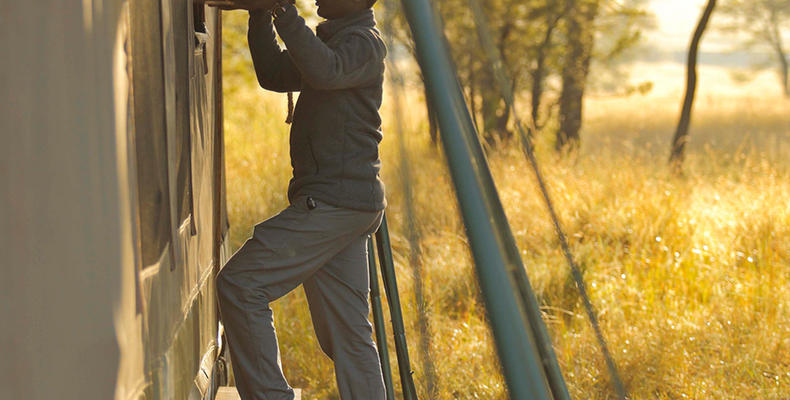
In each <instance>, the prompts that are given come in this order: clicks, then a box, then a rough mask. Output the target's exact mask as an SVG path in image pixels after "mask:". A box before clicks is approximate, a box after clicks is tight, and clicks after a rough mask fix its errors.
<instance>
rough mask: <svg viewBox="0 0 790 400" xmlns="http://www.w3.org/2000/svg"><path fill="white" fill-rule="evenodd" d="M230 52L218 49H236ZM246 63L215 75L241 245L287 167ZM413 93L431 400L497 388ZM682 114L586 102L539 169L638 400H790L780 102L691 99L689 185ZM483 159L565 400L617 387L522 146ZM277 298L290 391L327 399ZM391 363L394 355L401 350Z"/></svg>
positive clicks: (301, 325) (288, 307)
mask: <svg viewBox="0 0 790 400" xmlns="http://www.w3.org/2000/svg"><path fill="white" fill-rule="evenodd" d="M234 18H236V16H231V18H229V19H228V20H226V24H227V25H226V26H228V27H226V32H227V31H228V29H234V26H235V27H238V26H240V25H241V24H243V21H242V19H241V18H240V17H239V19H238V20H236V19H234ZM234 23H235V25H234ZM230 33H231V35H229V36H232V32H230ZM243 45H244V43H243V42H242V43H241V46H243ZM236 46H238V44H236ZM235 51H236V52H235V53H234V48H231V49H229V51H228V54H241V55H243V52H239V51H238V47H236V48H235ZM245 65H246V64H244V63H243V62H241V63H238V64H233V63H229V66H228V67H226V71H225V72H226V98H225V100H226V108H225V109H226V116H225V118H226V119H225V123H226V140H227V142H226V145H227V150H226V152H227V165H226V168H227V173H228V204H229V212H230V218H231V223H232V241H233V244H234V246H238V245H239V244H240V243H241V242H242V241H243V240H244V239H245V238H246V237H247V235H249V233H250V231H251V227H252V225H253V224H255V223H257V222H259V221H261V220H263V219H265V218H267V217H269V216H271V215H273V214H275V213H276V212H277V211H278V210H279V209H280V208H282V207H284V206H285V205H286V199H285V191H286V187H287V183H288V179H289V178H290V172H291V170H290V165H289V158H288V138H287V126H286V125H285V124H284V123H283V122H282V121H283V119H284V118H285V104H286V100H285V96H284V95H269V94H264V93H263V91H262V90H260V89H258V88H257V86H256V85H254V78H253V75H252V72H251V70H250V69H249V66H245ZM417 92H418V91H410V93H411V95H412V96H413V98H411V99H409V101H408V103H407V104H412V105H414V106H413V108H412V109H410V115H408V116H401V118H402V120H403V121H404V122H405V125H406V133H405V135H406V138H407V148H408V149H409V154H410V157H411V159H412V164H413V168H412V171H415V173H416V176H414V177H412V180H411V182H410V184H411V185H412V186H413V189H414V192H415V193H416V196H417V198H415V199H413V202H414V204H415V208H416V210H417V213H418V220H419V221H418V222H419V223H418V228H419V229H420V231H421V233H422V240H423V242H422V248H423V263H424V270H425V277H424V280H425V285H426V296H427V298H426V300H427V302H428V312H429V318H430V321H431V326H432V329H433V332H432V338H431V342H432V356H433V359H434V361H435V363H436V369H437V374H438V378H439V382H438V385H439V392H440V396H439V399H477V398H479V399H504V398H506V394H505V389H504V382H503V380H502V378H501V376H500V373H499V371H498V366H497V361H496V355H495V353H494V352H493V347H492V341H491V337H490V334H489V330H488V327H487V325H486V321H485V316H484V310H483V307H482V302H481V301H480V299H479V294H478V289H477V284H476V280H475V276H474V269H473V268H472V265H471V260H470V257H469V250H468V246H467V243H466V239H465V236H464V232H463V228H462V225H461V223H460V220H459V217H458V214H457V209H456V201H455V198H454V194H453V190H452V185H451V182H450V180H449V176H448V173H447V167H446V166H445V164H444V163H443V159H442V156H441V154H440V152H439V151H438V150H437V149H436V148H434V147H433V146H432V145H431V144H430V143H429V140H428V138H427V134H426V129H425V128H426V127H425V121H424V118H423V114H422V106H421V105H420V104H421V103H420V101H421V100H420V99H419V96H418V95H416V94H415V93H417ZM676 110H677V107H676V105H675V100H674V99H672V100H669V99H665V100H662V99H651V98H643V99H634V98H631V99H626V100H623V99H598V100H592V101H590V102H588V104H587V111H588V113H587V120H586V124H585V127H586V128H585V131H584V132H583V140H584V147H583V149H582V151H581V154H580V155H579V157H577V158H576V159H574V160H561V159H557V158H555V157H554V155H553V154H552V152H551V151H550V150H549V148H550V146H549V144H548V139H547V138H546V135H543V136H541V142H540V143H539V146H538V150H539V155H540V158H541V161H542V164H543V168H544V170H545V171H544V172H545V174H546V176H547V180H548V182H549V183H550V189H551V191H552V194H553V197H554V199H555V200H556V203H557V207H558V208H559V209H560V215H561V219H562V221H563V223H564V224H565V227H566V229H567V232H568V234H569V236H570V238H571V240H572V243H571V245H572V249H573V252H574V254H575V256H576V257H577V259H578V261H579V263H580V265H581V266H582V268H583V269H584V275H585V279H586V281H587V284H588V286H589V289H590V293H591V295H592V300H593V302H594V304H595V305H596V307H597V308H598V312H599V317H600V321H601V324H602V328H603V331H604V334H605V336H606V338H607V339H608V342H609V345H610V348H611V350H612V351H613V353H614V355H615V358H616V362H617V363H618V365H619V367H620V370H621V373H622V374H623V377H624V380H625V382H626V384H627V386H628V389H629V391H630V392H631V393H632V396H633V398H635V399H680V398H707V399H724V398H727V399H757V398H760V399H788V398H790V207H789V206H788V199H790V162H788V160H787V156H786V154H788V150H790V122H789V121H790V120H789V119H788V115H790V113H788V110H790V104H789V103H788V102H786V101H783V100H781V99H767V100H766V99H758V98H753V99H749V98H737V99H728V100H712V99H708V98H701V101H700V102H699V103H698V110H697V114H696V118H695V120H694V123H693V126H692V140H693V142H692V145H691V147H690V151H689V158H688V160H687V161H688V162H687V169H686V176H685V178H683V179H676V178H672V177H670V176H669V175H668V173H667V168H666V165H665V157H666V155H667V154H666V153H668V140H669V138H670V137H671V134H672V129H673V125H674V121H675V118H676V112H677V111H676ZM383 115H384V119H385V126H384V130H385V140H384V142H383V143H382V146H381V150H382V158H383V163H384V170H383V177H384V180H385V181H386V182H387V185H388V186H387V188H388V193H389V195H388V198H389V201H390V207H389V209H388V215H389V218H390V225H391V229H392V232H391V234H392V235H393V238H392V239H393V250H394V252H395V259H396V266H397V269H398V273H399V277H400V281H399V284H400V288H401V296H402V301H403V303H404V304H403V305H404V312H405V318H406V322H407V335H408V337H409V340H410V346H411V347H410V349H411V351H412V353H413V354H412V357H413V360H412V361H413V367H414V368H415V369H416V374H415V377H416V381H417V384H418V386H419V390H420V391H421V392H423V393H424V389H425V388H424V387H423V386H421V383H422V381H421V379H420V376H421V371H420V370H419V366H420V365H421V363H420V362H419V358H420V355H419V354H416V353H417V338H416V337H415V335H416V332H417V329H416V326H415V323H416V316H415V308H416V307H415V305H414V301H413V290H412V284H413V282H412V279H411V270H410V268H409V266H408V265H407V262H406V260H407V258H408V242H407V240H406V239H405V238H406V235H405V233H404V232H403V230H402V228H403V227H404V226H405V224H404V220H403V212H404V209H403V201H404V200H403V198H402V193H403V190H402V188H403V184H404V182H403V181H402V179H401V177H400V176H399V175H398V167H397V165H398V162H399V154H398V153H397V142H396V140H395V137H396V136H395V135H396V130H395V129H394V126H393V116H392V115H391V113H390V112H389V107H388V106H385V109H384V110H383ZM489 162H490V165H491V168H492V172H493V174H494V176H495V179H496V181H497V185H498V188H499V190H500V196H501V198H502V201H503V204H504V205H505V207H506V211H507V214H508V217H509V220H510V223H511V226H512V229H513V232H514V234H515V236H516V239H517V242H518V245H519V247H520V249H521V250H522V254H523V260H524V264H525V265H526V268H527V272H528V274H529V277H530V279H531V281H532V284H533V286H534V288H535V290H536V292H537V295H538V297H539V299H540V302H541V304H542V306H543V308H544V311H545V320H546V322H547V325H548V327H549V329H550V332H551V334H552V337H553V341H554V345H555V347H556V349H557V354H558V357H559V359H560V364H561V367H562V369H563V372H564V374H565V378H566V380H567V383H568V386H569V388H570V390H571V394H572V396H573V398H575V399H607V398H613V393H612V391H611V389H610V387H609V385H608V382H609V377H608V374H607V371H606V368H605V365H604V363H603V359H602V357H601V353H600V351H599V349H598V347H597V344H596V342H595V338H594V335H593V333H592V330H591V329H590V325H589V322H588V321H587V319H586V317H585V316H584V312H583V309H582V308H581V303H580V301H579V296H578V292H577V291H576V289H575V287H574V285H573V283H572V281H571V279H570V277H569V273H568V268H567V266H566V265H565V263H564V261H563V258H562V255H561V254H560V252H559V246H558V243H557V239H556V237H555V234H554V232H553V230H552V226H551V224H550V221H549V219H548V216H547V213H546V211H545V206H544V205H543V204H542V203H541V201H540V198H539V195H538V192H537V190H536V186H535V183H534V179H533V178H532V174H531V172H530V170H529V168H528V165H527V164H526V162H525V161H524V159H523V157H522V156H521V155H520V152H519V151H518V149H517V148H509V149H505V150H503V151H501V152H499V153H497V154H494V155H492V156H491V157H490V159H489ZM274 309H275V316H276V323H277V329H278V332H279V336H280V341H281V342H280V344H281V349H282V355H283V365H284V367H285V370H286V375H287V376H288V377H289V379H290V382H291V384H292V385H294V386H296V387H303V388H305V389H306V393H305V394H306V397H307V398H316V399H336V398H338V396H337V393H336V390H335V389H334V386H335V384H334V376H333V373H332V367H331V363H330V362H329V360H328V359H327V358H326V357H325V356H324V355H323V354H322V353H321V352H320V349H319V347H318V344H317V343H316V340H315V337H314V335H313V333H312V326H311V323H310V318H309V313H308V311H307V305H306V302H305V299H304V296H303V294H302V292H301V290H297V291H295V292H294V293H292V294H290V295H288V296H287V297H285V298H284V299H281V300H279V301H278V302H277V303H275V305H274ZM389 328H390V327H388V329H389ZM389 331H390V332H391V329H389ZM389 346H390V349H393V343H391V342H390V343H389ZM392 360H393V366H394V360H395V358H394V352H393V354H392ZM396 381H397V377H396ZM421 398H425V396H422V397H421Z"/></svg>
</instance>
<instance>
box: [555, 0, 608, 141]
mask: <svg viewBox="0 0 790 400" xmlns="http://www.w3.org/2000/svg"><path fill="white" fill-rule="evenodd" d="M566 1H567V3H566V4H567V8H568V14H567V17H566V24H565V25H566V28H565V36H566V41H567V43H566V45H567V53H566V55H565V61H564V62H563V65H562V93H561V94H560V128H559V130H558V131H557V140H556V142H555V148H556V149H557V150H558V151H568V150H572V149H573V148H575V147H577V146H578V144H579V141H580V138H579V130H581V126H582V100H583V98H584V88H585V85H586V83H587V76H588V75H589V72H590V61H591V60H592V52H593V45H594V39H595V33H594V28H593V24H594V22H595V18H596V17H597V16H598V9H599V1H597V0H566Z"/></svg>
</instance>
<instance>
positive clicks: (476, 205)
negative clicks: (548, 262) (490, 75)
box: [402, 0, 567, 400]
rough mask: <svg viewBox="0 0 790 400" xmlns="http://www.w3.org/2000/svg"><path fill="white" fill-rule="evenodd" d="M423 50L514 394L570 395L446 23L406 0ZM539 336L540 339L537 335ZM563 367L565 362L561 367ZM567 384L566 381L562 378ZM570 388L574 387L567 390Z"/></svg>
mask: <svg viewBox="0 0 790 400" xmlns="http://www.w3.org/2000/svg"><path fill="white" fill-rule="evenodd" d="M402 3H403V8H404V11H405V14H406V18H407V21H408V22H409V26H410V27H411V31H412V38H413V39H414V42H415V44H416V49H417V58H418V61H419V63H420V67H421V69H422V71H423V76H424V77H425V82H426V85H428V87H429V90H428V92H429V97H430V101H431V102H432V104H433V105H434V108H435V110H436V112H437V116H438V122H439V127H440V129H439V131H440V135H441V138H442V144H443V146H444V150H445V154H446V155H447V161H448V163H449V166H450V173H451V176H452V178H453V183H454V185H455V189H456V195H457V198H458V203H459V206H460V209H461V214H462V216H463V219H464V225H465V226H466V231H467V235H468V237H469V242H470V245H471V248H472V254H473V257H474V261H475V266H476V269H477V274H478V279H479V281H480V287H481V289H482V291H483V295H484V298H485V302H486V307H487V310H488V316H489V319H490V321H491V325H492V330H493V333H494V338H495V339H496V344H497V350H498V353H499V359H500V361H501V363H502V367H503V370H504V375H505V379H506V381H507V385H508V390H509V391H510V396H511V398H512V399H517V400H522V399H523V400H528V399H529V400H533V399H534V400H544V399H545V400H549V399H563V398H567V397H564V396H563V393H562V392H559V393H557V392H552V386H555V385H551V384H550V383H549V382H548V379H547V376H546V365H545V364H544V363H547V364H557V360H556V358H543V357H541V351H540V350H538V348H539V347H544V348H546V347H550V346H551V343H550V342H549V343H546V342H545V340H547V336H546V337H544V336H543V335H536V330H537V332H540V331H541V330H544V331H545V326H544V325H543V321H542V320H541V319H540V318H537V319H536V318H534V316H538V317H539V316H540V310H539V309H538V308H537V304H538V303H537V299H536V298H535V295H534V293H533V291H532V288H531V287H530V284H529V281H528V280H527V279H526V274H525V272H524V265H523V264H522V261H521V257H520V256H519V254H518V248H517V247H516V243H515V239H514V238H513V233H512V231H511V230H510V226H509V224H508V222H507V218H506V216H505V212H504V209H503V208H502V204H501V202H500V200H499V196H498V194H497V192H496V187H495V185H494V180H493V178H492V176H491V172H490V170H489V168H488V164H487V162H486V159H485V155H484V154H483V150H482V147H481V145H480V142H479V141H478V139H477V132H476V129H475V126H474V124H473V122H472V118H471V116H470V115H469V110H468V109H467V107H466V102H465V100H464V97H463V94H462V92H461V87H460V85H459V84H458V80H457V78H456V74H455V69H454V68H453V65H452V62H451V58H450V55H449V51H448V49H447V48H446V47H445V45H444V42H443V39H444V35H443V33H442V31H441V30H440V29H439V26H440V23H439V21H438V19H437V16H436V15H435V13H434V10H433V8H432V7H431V5H430V3H429V1H428V0H402ZM538 340H540V341H541V342H538ZM557 368H558V367H557ZM563 385H564V383H563ZM566 393H567V392H566Z"/></svg>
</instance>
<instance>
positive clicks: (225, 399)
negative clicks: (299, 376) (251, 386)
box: [214, 386, 302, 400]
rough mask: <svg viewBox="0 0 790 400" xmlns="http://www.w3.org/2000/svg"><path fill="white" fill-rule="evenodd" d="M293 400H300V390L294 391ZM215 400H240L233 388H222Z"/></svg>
mask: <svg viewBox="0 0 790 400" xmlns="http://www.w3.org/2000/svg"><path fill="white" fill-rule="evenodd" d="M294 394H295V395H296V396H295V397H294V400H302V389H294ZM214 399H215V400H240V399H241V397H239V392H238V391H236V387H235V386H222V387H220V388H219V391H217V397H215V398H214Z"/></svg>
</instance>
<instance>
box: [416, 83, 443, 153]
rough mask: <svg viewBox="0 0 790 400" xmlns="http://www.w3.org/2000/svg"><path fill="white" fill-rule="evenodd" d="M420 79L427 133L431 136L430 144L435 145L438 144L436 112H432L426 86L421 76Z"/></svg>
mask: <svg viewBox="0 0 790 400" xmlns="http://www.w3.org/2000/svg"><path fill="white" fill-rule="evenodd" d="M420 78H421V79H423V82H422V87H423V93H425V112H426V113H427V115H428V131H429V133H430V135H431V143H433V144H437V143H439V126H438V121H436V112H435V111H434V110H433V104H432V103H431V98H430V96H429V95H428V85H426V84H425V78H423V77H422V75H421V76H420Z"/></svg>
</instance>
